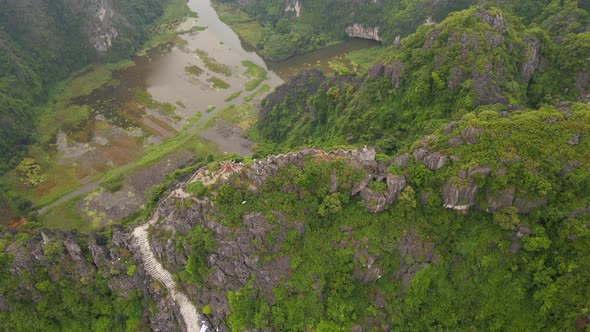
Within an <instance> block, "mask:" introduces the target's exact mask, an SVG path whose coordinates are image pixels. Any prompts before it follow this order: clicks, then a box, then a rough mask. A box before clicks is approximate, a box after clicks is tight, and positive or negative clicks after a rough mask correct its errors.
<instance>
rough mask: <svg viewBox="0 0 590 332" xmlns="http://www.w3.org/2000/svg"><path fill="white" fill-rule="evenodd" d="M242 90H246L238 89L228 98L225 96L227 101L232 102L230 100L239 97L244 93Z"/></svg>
mask: <svg viewBox="0 0 590 332" xmlns="http://www.w3.org/2000/svg"><path fill="white" fill-rule="evenodd" d="M242 92H244V91H242V90H240V91H236V92H234V93H232V94H231V95H229V96H228V97H227V98H225V102H226V103H227V102H230V101H232V100H234V99H236V98H238V97H239V96H240V95H241V94H242Z"/></svg>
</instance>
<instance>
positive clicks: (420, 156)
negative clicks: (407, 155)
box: [412, 148, 430, 161]
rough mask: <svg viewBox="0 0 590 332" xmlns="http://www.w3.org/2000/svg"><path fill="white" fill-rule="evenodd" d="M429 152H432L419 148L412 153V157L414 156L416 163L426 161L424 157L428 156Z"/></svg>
mask: <svg viewBox="0 0 590 332" xmlns="http://www.w3.org/2000/svg"><path fill="white" fill-rule="evenodd" d="M429 152H430V150H428V149H427V148H418V149H416V150H414V152H412V156H414V160H415V161H422V160H424V157H426V156H427V155H428V153H429Z"/></svg>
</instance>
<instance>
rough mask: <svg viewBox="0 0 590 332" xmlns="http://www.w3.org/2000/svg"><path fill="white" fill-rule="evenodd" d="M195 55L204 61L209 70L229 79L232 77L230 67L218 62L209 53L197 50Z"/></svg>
mask: <svg viewBox="0 0 590 332" xmlns="http://www.w3.org/2000/svg"><path fill="white" fill-rule="evenodd" d="M195 54H196V55H197V56H198V57H199V58H200V59H201V60H202V61H203V63H204V64H205V67H207V69H209V70H211V71H213V72H216V73H218V74H222V75H225V76H227V77H230V76H231V74H232V72H231V68H230V67H229V66H228V65H224V64H223V63H219V62H217V60H215V59H213V58H212V57H210V56H209V54H208V53H207V52H205V51H203V50H196V51H195Z"/></svg>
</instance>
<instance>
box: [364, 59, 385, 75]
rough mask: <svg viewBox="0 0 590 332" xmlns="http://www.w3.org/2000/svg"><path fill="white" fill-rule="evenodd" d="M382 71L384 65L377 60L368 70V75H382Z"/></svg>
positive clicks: (383, 70)
mask: <svg viewBox="0 0 590 332" xmlns="http://www.w3.org/2000/svg"><path fill="white" fill-rule="evenodd" d="M384 72H385V66H383V64H382V63H380V62H377V63H376V64H374V65H373V66H372V67H371V68H369V70H368V73H369V76H371V77H372V78H377V77H380V76H383V73H384Z"/></svg>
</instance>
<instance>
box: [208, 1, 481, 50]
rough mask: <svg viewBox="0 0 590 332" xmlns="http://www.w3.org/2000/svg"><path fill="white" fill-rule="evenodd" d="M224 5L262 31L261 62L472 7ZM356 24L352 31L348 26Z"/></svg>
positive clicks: (390, 35) (391, 33)
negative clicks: (237, 10)
mask: <svg viewBox="0 0 590 332" xmlns="http://www.w3.org/2000/svg"><path fill="white" fill-rule="evenodd" d="M218 1H219V2H221V3H230V4H232V5H234V6H237V7H238V8H240V9H241V10H243V11H245V12H246V13H248V14H250V15H251V16H252V17H254V18H256V19H257V21H258V23H259V24H260V25H261V26H262V27H263V28H262V29H261V32H260V36H259V38H258V42H257V44H256V45H253V46H256V48H258V50H259V52H260V53H261V54H262V55H263V56H264V57H266V58H269V59H274V60H278V59H284V58H287V57H289V56H292V55H294V54H299V53H303V52H307V51H310V50H313V49H315V48H317V47H321V46H325V45H326V44H328V43H331V42H334V41H339V40H343V39H344V38H345V37H346V36H347V35H348V36H355V37H362V38H368V39H376V40H381V39H384V41H385V43H386V44H391V43H392V42H393V41H394V40H395V38H396V37H397V36H400V35H402V36H405V35H408V34H410V33H412V32H414V31H415V29H416V27H418V25H420V24H421V23H422V22H424V21H425V20H427V19H428V18H429V17H430V19H434V20H442V19H444V18H445V17H446V16H447V15H448V13H450V12H452V11H455V10H461V9H465V8H467V7H469V6H470V5H473V4H475V3H476V2H477V1H475V0H460V1H432V0H422V1H389V0H378V1H370V0H361V1H358V0H337V1H301V0H284V1H271V0H246V1H242V0H218ZM353 25H356V26H355V27H354V28H353V29H352V30H348V31H347V28H348V29H351V26H353Z"/></svg>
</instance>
